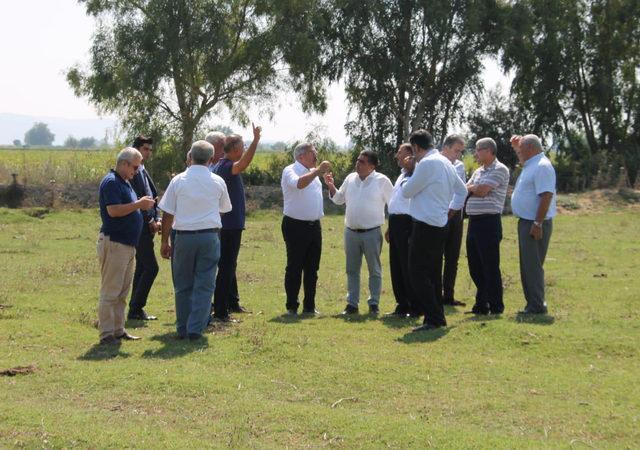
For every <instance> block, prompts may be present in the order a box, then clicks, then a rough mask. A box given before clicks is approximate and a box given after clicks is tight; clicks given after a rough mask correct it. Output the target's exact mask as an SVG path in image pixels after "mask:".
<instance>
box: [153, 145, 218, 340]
mask: <svg viewBox="0 0 640 450" xmlns="http://www.w3.org/2000/svg"><path fill="white" fill-rule="evenodd" d="M212 156H213V146H212V145H211V144H210V143H208V142H207V141H196V142H194V143H193V145H192V146H191V166H189V167H188V168H187V170H186V171H184V172H182V173H180V174H178V175H176V176H175V177H173V179H172V180H171V182H170V183H169V186H168V187H167V190H166V191H165V193H164V195H163V196H162V200H161V201H160V204H159V205H158V206H159V208H160V209H161V210H162V211H163V212H164V214H163V217H162V244H161V247H160V253H161V254H162V257H163V258H165V259H169V258H173V259H172V261H171V267H172V276H173V287H174V291H175V302H176V329H177V332H178V338H180V339H184V338H186V337H188V338H189V339H190V340H197V339H200V338H201V337H202V334H203V332H204V330H205V328H206V326H207V323H208V322H209V316H210V314H211V299H212V297H213V292H214V290H215V278H216V270H217V268H218V260H219V259H220V238H219V232H220V227H221V226H222V221H221V219H220V213H225V212H228V211H231V201H230V200H229V194H228V193H227V186H226V184H225V182H224V180H223V179H222V178H220V177H219V176H218V175H216V174H214V173H211V172H210V171H209V168H208V167H207V164H208V162H209V160H210V159H211V157H212ZM174 219H175V221H174ZM171 224H173V229H174V230H175V241H174V242H171V243H170V242H169V235H170V233H171Z"/></svg>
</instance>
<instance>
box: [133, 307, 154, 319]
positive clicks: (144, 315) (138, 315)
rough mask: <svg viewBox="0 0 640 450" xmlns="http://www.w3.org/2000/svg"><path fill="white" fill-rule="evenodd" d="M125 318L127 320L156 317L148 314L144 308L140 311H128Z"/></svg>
mask: <svg viewBox="0 0 640 450" xmlns="http://www.w3.org/2000/svg"><path fill="white" fill-rule="evenodd" d="M127 319H129V320H158V318H157V317H156V316H150V315H149V314H147V313H146V312H145V310H144V309H143V310H141V311H134V312H133V313H132V312H129V315H128V316H127Z"/></svg>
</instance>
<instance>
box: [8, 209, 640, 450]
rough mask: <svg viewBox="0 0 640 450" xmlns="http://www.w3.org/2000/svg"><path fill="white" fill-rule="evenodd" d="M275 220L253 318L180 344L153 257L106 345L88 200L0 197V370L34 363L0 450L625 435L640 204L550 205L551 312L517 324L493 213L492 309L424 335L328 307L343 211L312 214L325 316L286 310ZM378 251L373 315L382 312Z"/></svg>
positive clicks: (243, 290)
mask: <svg viewBox="0 0 640 450" xmlns="http://www.w3.org/2000/svg"><path fill="white" fill-rule="evenodd" d="M578 211H580V210H578ZM280 221H281V215H280V214H270V213H260V214H255V215H253V216H251V217H249V219H248V221H247V229H246V231H245V232H244V234H243V246H242V250H241V252H240V259H239V262H238V284H239V289H240V295H241V297H242V303H243V304H244V305H245V306H247V307H248V308H249V309H251V310H252V311H253V314H250V315H241V316H240V318H241V320H242V322H241V323H240V324H236V325H233V326H230V327H221V328H215V329H211V330H210V331H209V332H208V333H207V334H206V337H205V339H204V340H203V341H201V342H200V343H189V342H184V341H176V340H174V339H173V335H174V333H175V328H174V325H173V321H174V317H175V313H174V304H173V289H172V284H171V269H170V265H169V263H168V262H167V261H164V260H161V261H160V272H159V275H158V278H157V279H156V282H155V284H154V287H153V289H152V291H151V296H150V298H149V302H148V306H147V309H148V310H149V312H150V313H154V314H157V315H158V316H159V318H160V320H158V321H155V322H148V323H144V324H143V323H140V322H129V324H128V325H127V327H128V329H129V331H131V332H132V333H133V334H137V335H139V336H142V337H143V340H141V341H137V342H124V343H123V344H122V345H121V346H120V347H114V348H111V349H101V348H99V347H98V346H96V345H95V344H96V343H97V340H98V332H97V330H96V329H95V328H94V327H93V321H94V319H95V317H96V307H97V302H98V289H99V283H100V276H99V265H98V260H97V257H96V254H95V238H96V235H97V232H98V226H99V223H100V219H99V216H98V213H97V211H96V210H92V211H88V210H87V211H82V210H81V211H47V210H30V211H22V210H17V211H9V210H7V209H0V223H1V224H2V231H3V232H2V233H0V255H1V256H2V257H0V329H1V330H2V333H0V348H2V351H1V352H0V370H4V369H8V368H10V367H15V366H29V365H33V366H35V371H34V372H33V373H31V374H27V375H19V376H15V377H0V398H1V399H2V401H0V441H1V442H2V446H3V447H12V448H13V447H16V448H22V447H24V448H40V447H46V448H74V447H80V448H92V447H99V448H122V447H133V448H158V447H161V448H176V449H178V448H180V449H182V448H209V447H231V448H285V447H288V448H322V447H326V448H335V447H337V448H347V449H351V448H380V447H391V448H443V449H447V448H496V449H520V448H523V449H524V448H528V449H531V448H580V446H583V447H591V448H603V449H604V448H635V447H636V446H637V443H638V442H639V441H640V430H639V429H638V427H637V420H636V419H637V417H638V415H639V414H640V410H639V405H640V391H639V390H638V388H637V379H638V377H639V375H640V349H639V348H638V345H637V343H638V342H639V340H640V328H639V327H638V312H637V311H636V309H635V308H634V306H635V304H636V302H637V299H638V298H639V297H640V278H639V277H638V276H637V273H638V271H639V270H640V260H639V259H638V258H637V247H636V246H634V245H630V236H638V235H640V221H638V220H637V212H631V211H626V212H625V211H621V210H617V211H609V212H608V213H607V214H593V215H571V216H560V217H558V218H557V219H556V220H555V223H554V232H553V237H552V239H551V245H550V247H549V253H548V255H547V261H546V264H545V269H546V270H545V272H546V279H547V301H548V303H549V306H550V311H551V315H550V316H547V317H545V318H541V319H538V320H531V321H522V322H520V321H518V320H517V318H516V314H515V312H516V311H517V310H518V309H521V308H522V306H524V305H523V303H524V300H523V295H522V290H521V288H520V282H519V275H518V251H517V243H516V240H515V235H516V234H515V233H516V221H515V219H514V218H512V217H506V218H505V219H504V222H503V223H504V240H503V242H502V246H501V263H502V271H503V281H504V285H505V304H506V311H505V314H504V315H503V316H501V317H499V318H494V319H491V317H489V318H477V319H476V318H472V317H469V316H467V315H464V314H462V309H461V308H447V320H448V321H449V324H450V327H449V328H448V329H447V330H446V332H442V333H437V332H435V333H425V334H423V335H422V336H415V335H412V334H410V333H409V330H410V328H411V327H412V326H415V325H417V324H418V323H419V321H418V320H409V319H406V320H398V319H390V318H386V317H382V316H381V317H378V318H372V317H368V316H366V315H364V314H361V315H360V316H358V317H356V318H354V319H353V320H349V319H345V318H343V317H342V316H340V315H339V314H338V313H339V312H340V311H341V310H342V308H344V294H345V292H346V276H345V274H344V250H343V244H342V233H343V229H344V224H343V217H342V216H329V217H325V218H324V219H323V223H322V231H323V255H322V261H321V266H320V272H319V280H318V283H319V284H318V291H317V306H318V309H319V310H320V311H321V312H322V313H323V316H321V317H319V318H309V319H303V318H298V319H297V320H296V319H290V318H287V317H285V316H283V315H282V314H283V313H284V307H285V305H284V303H285V298H284V291H283V281H282V280H283V277H284V266H285V249H284V244H283V241H282V236H281V233H280ZM603 236H606V239H603V238H601V237H603ZM157 247H158V246H156V249H157ZM387 252H388V247H387V245H386V244H385V245H384V248H383V254H382V261H383V267H384V270H383V277H384V279H383V292H382V296H381V309H382V311H383V312H386V311H391V310H392V309H393V306H394V301H393V295H392V293H391V284H390V280H389V272H388V270H387V269H388V264H387V261H388V253H387ZM464 255H465V249H464V246H463V249H462V257H461V265H460V270H459V272H458V282H457V286H456V294H457V296H458V298H460V299H461V300H464V301H467V302H472V301H473V292H474V291H473V285H472V283H471V280H470V278H469V275H468V273H467V270H466V263H465V262H464ZM364 274H366V270H365V271H364V272H363V283H362V284H363V286H362V288H363V289H364V290H365V291H366V281H364V280H366V275H364ZM34 280H36V281H34ZM362 306H363V307H364V308H366V304H364V305H362Z"/></svg>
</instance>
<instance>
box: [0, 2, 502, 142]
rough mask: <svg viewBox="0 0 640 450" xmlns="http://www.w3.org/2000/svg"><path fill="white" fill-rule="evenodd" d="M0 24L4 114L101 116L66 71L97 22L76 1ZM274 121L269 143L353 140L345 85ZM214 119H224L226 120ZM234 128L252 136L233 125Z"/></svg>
mask: <svg viewBox="0 0 640 450" xmlns="http://www.w3.org/2000/svg"><path fill="white" fill-rule="evenodd" d="M2 3H3V4H2V13H3V14H2V16H3V20H2V26H0V42H2V45H0V61H2V62H3V64H2V67H3V70H2V71H1V72H0V113H14V114H24V115H31V116H51V117H61V118H72V119H89V118H96V117H98V114H97V112H96V110H95V109H94V108H93V107H92V106H91V105H90V104H89V103H88V102H87V101H86V100H84V99H82V98H77V97H75V96H74V95H73V92H72V91H71V89H70V88H69V86H68V84H67V82H66V80H65V76H64V72H65V70H66V69H67V68H68V67H70V66H72V65H74V64H77V63H86V62H87V61H88V59H89V53H88V52H89V48H90V45H91V36H92V33H93V29H94V21H93V19H92V18H90V17H87V16H86V14H85V12H84V7H83V6H81V5H79V4H78V3H77V1H76V0H20V1H9V0H7V1H3V2H2ZM489 66H490V67H489V68H488V71H487V72H486V74H485V80H486V82H487V85H490V86H492V85H494V84H495V83H496V80H497V81H500V82H503V83H506V78H505V77H504V76H502V75H501V73H500V72H499V70H498V69H497V67H496V66H495V64H490V65H489ZM280 103H281V107H280V108H279V109H278V111H277V112H276V114H275V117H274V118H273V120H269V119H268V118H266V117H260V116H257V115H256V117H253V119H254V121H255V122H256V124H261V125H262V127H263V136H264V139H265V140H266V141H278V140H282V141H292V140H295V139H300V138H302V137H304V135H305V134H306V133H308V132H309V131H310V130H312V129H314V128H315V127H318V126H319V127H322V128H323V130H324V132H325V133H326V135H328V136H330V137H331V138H333V139H334V140H335V141H336V142H338V143H339V144H345V143H346V142H347V141H348V138H347V137H346V134H345V132H344V123H345V122H346V120H347V105H346V102H345V96H344V92H343V89H342V87H341V86H339V85H333V86H331V87H330V89H329V109H328V111H327V113H326V114H325V115H324V116H320V115H311V116H308V115H306V114H305V113H303V112H302V111H301V110H300V108H299V107H297V105H296V98H295V95H293V94H287V95H283V96H282V98H281V101H280ZM216 119H217V118H214V119H213V120H212V122H213V123H222V122H225V121H226V119H224V118H220V120H216ZM230 125H231V127H232V128H233V129H234V130H237V131H240V132H242V133H243V134H248V135H250V130H242V129H241V128H240V127H239V126H238V125H236V124H230Z"/></svg>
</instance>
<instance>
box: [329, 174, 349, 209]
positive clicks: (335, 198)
mask: <svg viewBox="0 0 640 450" xmlns="http://www.w3.org/2000/svg"><path fill="white" fill-rule="evenodd" d="M324 182H325V183H326V185H327V187H328V188H329V198H330V199H331V201H332V202H333V203H334V204H336V205H344V203H345V192H346V191H347V184H348V182H349V176H347V178H345V180H344V181H343V182H342V185H341V186H340V189H336V185H335V184H334V183H333V175H331V174H330V173H327V174H325V176H324Z"/></svg>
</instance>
